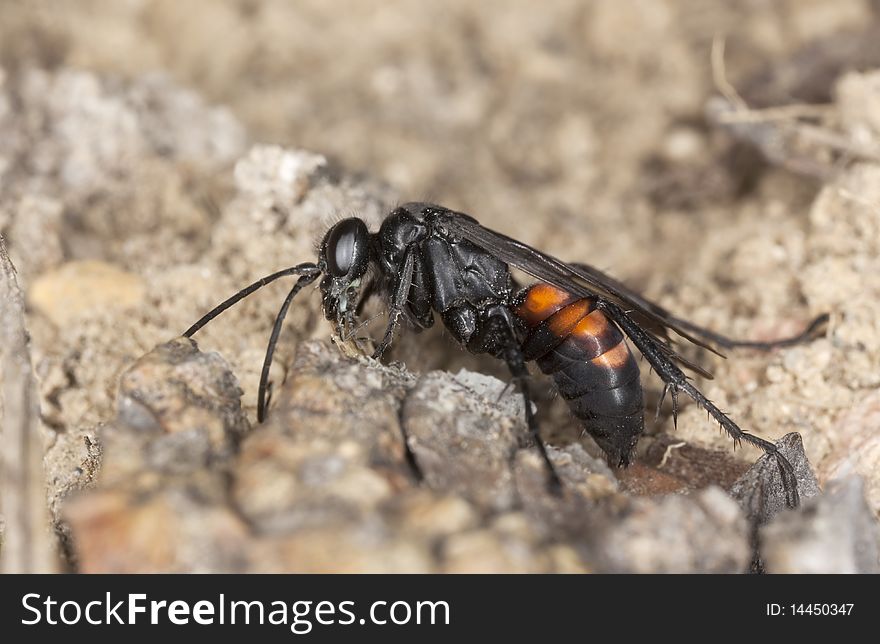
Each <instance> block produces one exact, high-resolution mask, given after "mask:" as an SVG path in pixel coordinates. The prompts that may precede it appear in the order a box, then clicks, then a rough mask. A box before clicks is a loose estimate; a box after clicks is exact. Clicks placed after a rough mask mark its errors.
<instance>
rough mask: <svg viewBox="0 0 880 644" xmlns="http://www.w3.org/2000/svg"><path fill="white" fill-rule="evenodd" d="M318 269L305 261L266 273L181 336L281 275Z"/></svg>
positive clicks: (193, 330)
mask: <svg viewBox="0 0 880 644" xmlns="http://www.w3.org/2000/svg"><path fill="white" fill-rule="evenodd" d="M319 273H320V270H319V269H318V267H317V266H316V265H315V264H313V263H311V262H307V263H305V264H297V265H296V266H291V267H290V268H285V269H283V270H280V271H278V272H277V273H272V274H271V275H266V277H261V278H260V279H258V280H257V281H256V282H254V283H253V284H251V285H249V286H246V287H244V288H243V289H241V290H240V291H239V292H238V293H236V294H235V295H233V296H232V297H230V298H228V299H226V300H224V301H223V302H221V303H220V304H218V305H217V306H215V307H214V308H213V309H211V310H210V311H208V312H207V313H206V314H205V315H203V316H202V317H201V318H200V319H199V321H198V322H196V323H195V324H193V325H192V326H191V327H190V328H188V329H187V330H186V331H184V332H183V337H185V338H191V337H192V336H193V335H195V333H196V332H197V331H198V330H199V329H201V328H202V327H203V326H205V325H206V324H207V323H208V322H210V321H211V320H213V319H214V318H216V317H217V316H218V315H220V314H221V313H223V312H224V311H225V310H226V309H228V308H230V307H232V306H234V305H235V304H237V303H238V302H240V301H241V300H243V299H244V298H246V297H247V296H248V295H250V294H251V293H253V292H254V291H257V290H259V289H261V288H263V287H264V286H266V285H267V284H270V283H272V282H274V281H275V280H277V279H279V278H281V277H287V276H288V275H315V277H317V276H318V274H319Z"/></svg>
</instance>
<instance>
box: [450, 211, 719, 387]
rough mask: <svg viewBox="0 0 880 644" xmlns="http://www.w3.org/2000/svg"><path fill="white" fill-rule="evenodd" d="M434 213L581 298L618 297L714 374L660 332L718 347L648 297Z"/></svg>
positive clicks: (665, 344) (666, 344)
mask: <svg viewBox="0 0 880 644" xmlns="http://www.w3.org/2000/svg"><path fill="white" fill-rule="evenodd" d="M435 215H436V217H437V222H438V223H439V224H440V225H441V226H443V227H444V228H446V229H447V230H448V231H449V232H451V233H453V234H455V235H458V236H460V237H462V238H464V239H467V240H468V241H470V242H472V243H474V244H477V245H478V246H480V247H482V248H485V249H486V250H488V251H490V252H491V253H492V254H493V255H495V256H496V257H498V258H499V259H500V260H502V261H503V262H505V263H507V264H509V265H511V266H515V267H516V268H518V269H520V270H521V271H523V272H525V273H528V274H529V275H531V276H532V277H534V278H536V279H538V280H541V281H543V282H547V283H549V284H552V285H553V286H556V287H557V288H560V289H563V290H565V291H568V292H569V293H572V294H574V295H578V296H580V297H599V298H602V299H605V300H608V301H611V302H614V303H615V304H617V305H618V306H620V307H621V308H622V309H623V310H624V311H626V313H627V314H628V315H630V316H631V317H633V318H634V319H636V320H638V321H639V322H640V323H641V322H643V323H644V326H646V327H648V328H647V329H645V331H646V333H648V334H649V335H651V337H652V339H654V340H655V341H656V343H657V345H658V347H659V348H660V350H661V351H662V352H663V353H664V354H666V355H667V356H668V357H669V358H670V359H672V360H674V361H675V362H677V363H679V364H680V365H681V366H684V367H686V368H687V369H689V370H691V371H694V372H696V373H699V374H700V375H702V376H705V377H707V378H711V377H712V374H710V373H709V372H708V371H706V370H705V369H703V368H702V367H700V366H698V365H695V364H693V363H691V362H689V361H688V360H686V359H685V358H683V357H682V356H680V355H678V354H677V353H675V351H673V349H672V347H671V346H670V340H669V338H668V336H667V337H665V338H661V337H659V336H660V334H663V335H666V331H667V330H671V331H674V332H675V333H676V334H677V335H679V336H681V337H682V338H684V339H686V340H688V341H689V342H691V343H693V344H695V345H697V346H699V347H702V348H704V349H708V350H709V351H712V352H713V353H718V352H717V351H716V350H715V349H714V348H713V347H712V346H711V345H709V344H707V343H705V342H703V341H702V340H700V339H699V338H696V337H694V336H693V335H691V334H690V333H688V331H687V330H686V329H684V328H682V327H681V326H680V325H679V324H678V323H677V321H676V320H675V319H674V318H672V317H671V316H670V315H669V313H668V312H667V311H666V309H664V308H663V307H661V306H659V305H657V304H654V303H652V302H650V301H648V300H646V299H644V298H643V297H642V296H640V295H638V294H637V293H635V292H633V291H632V290H630V289H629V288H627V287H626V286H624V285H623V284H621V283H620V282H618V281H617V280H615V279H613V278H611V277H609V276H607V275H605V274H604V273H602V272H601V271H599V270H598V269H595V268H593V267H591V266H585V265H582V264H569V263H566V262H563V261H562V260H559V259H556V258H555V257H553V256H552V255H548V254H546V253H543V252H541V251H539V250H537V249H536V248H533V247H531V246H529V245H528V244H524V243H523V242H521V241H517V240H516V239H513V238H512V237H508V236H507V235H504V234H502V233H499V232H496V231H494V230H491V229H489V228H486V227H485V226H483V225H481V224H480V223H479V222H477V220H475V219H473V218H472V217H470V216H468V215H465V214H463V213H457V212H454V211H451V210H445V211H436V212H435ZM719 355H721V354H719Z"/></svg>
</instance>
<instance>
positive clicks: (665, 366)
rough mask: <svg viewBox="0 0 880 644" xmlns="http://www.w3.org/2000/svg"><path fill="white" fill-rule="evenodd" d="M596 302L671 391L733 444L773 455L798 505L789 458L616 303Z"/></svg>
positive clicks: (790, 497)
mask: <svg viewBox="0 0 880 644" xmlns="http://www.w3.org/2000/svg"><path fill="white" fill-rule="evenodd" d="M598 306H599V307H600V308H602V309H603V310H605V311H606V312H608V314H609V315H610V316H611V318H612V319H613V320H614V321H615V322H616V323H617V324H619V325H620V327H621V328H622V329H623V330H624V332H625V333H626V334H627V336H629V338H630V339H631V340H632V342H633V344H635V345H636V347H638V349H639V351H641V353H642V355H643V356H645V359H646V360H647V361H648V362H649V363H650V364H651V366H652V367H653V368H654V370H655V371H656V372H657V375H658V376H660V378H662V379H663V382H664V383H666V385H667V386H668V387H670V392H675V391H676V390H678V391H683V392H684V393H686V394H687V395H688V396H690V397H691V398H693V400H694V401H695V402H696V403H697V404H698V405H699V406H700V407H702V408H703V409H705V410H706V411H707V412H708V413H709V414H710V415H711V416H712V417H713V418H714V419H715V420H716V421H717V422H718V424H720V425H721V427H722V428H723V429H724V430H725V431H726V432H727V434H728V436H730V437H731V438H732V439H733V442H734V445H737V444H739V443H741V442H746V443H749V444H750V445H754V446H755V447H758V448H760V449H762V450H763V451H764V452H765V453H767V454H770V455H772V456H773V457H774V458H775V459H776V464H777V466H778V468H779V474H780V476H781V477H782V485H783V487H784V488H785V493H786V502H787V503H788V505H789V507H793V508H794V507H797V506H798V505H799V504H800V498H799V495H798V489H797V478H796V476H795V473H794V468H793V467H792V466H791V463H789V462H788V459H786V458H785V456H783V455H782V453H781V452H780V451H779V449H778V448H777V447H776V445H774V444H773V443H771V442H770V441H767V440H764V439H763V438H760V437H758V436H754V435H752V434H749V433H748V432H745V431H743V430H742V429H740V428H739V426H738V425H737V424H736V423H734V422H733V421H732V420H731V419H730V418H729V417H728V416H727V415H726V414H725V413H724V412H722V411H721V410H720V409H718V407H716V406H715V405H714V404H713V403H712V401H711V400H709V399H708V398H706V397H705V396H704V395H703V394H702V392H700V390H699V389H697V388H696V387H695V386H694V385H693V384H692V383H691V382H690V381H689V380H688V379H687V376H685V374H684V372H683V371H682V370H681V369H679V368H678V366H677V365H676V364H675V363H673V362H672V360H671V359H670V357H669V355H668V354H667V352H665V351H664V350H663V348H662V347H661V346H660V344H659V343H658V342H657V340H656V339H654V338H653V337H651V335H650V334H648V333H647V332H646V331H644V330H643V329H642V328H641V327H640V326H639V325H638V324H636V323H635V321H634V320H633V319H632V318H630V317H629V316H628V315H627V314H626V313H625V312H624V311H623V310H622V309H621V308H620V307H619V306H617V305H616V304H613V303H612V302H608V301H607V300H603V299H600V300H599V302H598Z"/></svg>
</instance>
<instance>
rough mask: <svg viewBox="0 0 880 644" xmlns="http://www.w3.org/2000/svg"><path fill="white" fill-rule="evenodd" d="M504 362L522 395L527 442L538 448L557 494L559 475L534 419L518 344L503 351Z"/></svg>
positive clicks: (560, 486)
mask: <svg viewBox="0 0 880 644" xmlns="http://www.w3.org/2000/svg"><path fill="white" fill-rule="evenodd" d="M504 360H505V361H506V362H507V367H508V369H510V374H511V376H513V382H514V383H515V384H516V385H517V386H518V387H519V392H520V394H521V395H522V399H523V404H524V405H525V408H526V426H527V427H528V430H529V442H530V443H532V444H534V446H536V447H537V448H538V451H539V452H540V453H541V458H542V459H543V460H544V463H545V464H546V465H547V472H548V474H549V475H550V489H551V490H552V491H553V492H554V493H559V492H560V491H561V489H562V481H561V480H560V478H559V474H557V473H556V468H555V467H554V466H553V462H552V461H551V460H550V455H549V454H547V446H546V445H545V444H544V441H543V440H542V439H541V433H540V429H539V427H538V419H537V418H535V412H534V411H533V409H532V396H531V391H530V389H529V378H530V375H529V370H528V368H527V367H526V363H525V359H524V358H523V353H522V351H521V350H520V348H519V344H518V343H516V342H513V343H511V344H510V345H509V346H508V347H507V348H506V349H505V351H504Z"/></svg>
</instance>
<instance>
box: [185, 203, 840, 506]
mask: <svg viewBox="0 0 880 644" xmlns="http://www.w3.org/2000/svg"><path fill="white" fill-rule="evenodd" d="M512 268H516V269H519V270H520V271H522V272H523V273H525V274H527V275H529V276H531V277H533V278H534V279H536V280H537V281H536V282H535V283H533V284H531V285H528V286H520V285H518V283H517V282H516V281H515V279H514V277H513V275H512V273H511V269H512ZM287 276H298V279H297V280H296V282H295V284H294V285H293V287H292V288H291V290H290V292H289V293H288V294H287V297H286V298H285V299H284V302H283V304H282V305H281V309H280V310H279V311H278V314H277V316H276V318H275V322H274V324H273V326H272V332H271V334H270V337H269V343H268V346H267V349H266V357H265V360H264V362H263V368H262V372H261V375H260V386H259V390H258V396H257V418H258V421H259V422H262V421H263V420H264V419H265V417H266V412H267V407H268V397H267V395H268V392H269V391H270V383H269V368H270V366H271V364H272V356H273V354H274V351H275V345H276V343H277V341H278V336H279V333H280V331H281V327H282V324H283V322H284V318H285V316H286V315H287V312H288V310H289V308H290V305H291V303H292V301H293V299H294V297H296V295H297V293H299V292H300V291H301V290H302V289H303V288H304V287H305V286H307V285H309V284H312V283H313V282H315V281H316V280H318V279H319V278H321V281H320V291H321V298H322V308H323V313H324V316H325V317H326V318H327V319H328V320H329V321H331V322H333V323H335V324H336V327H337V331H338V332H339V334H340V335H344V333H345V331H346V330H351V329H353V328H355V327H356V325H357V324H358V316H359V314H360V312H361V310H362V306H363V304H364V302H365V301H366V300H367V299H368V298H370V297H371V296H374V295H379V296H382V297H384V299H385V301H386V303H387V309H388V318H387V326H386V328H385V333H384V336H383V337H382V340H381V342H379V344H378V345H377V346H376V349H375V352H374V353H373V358H375V359H380V358H381V357H382V355H383V354H384V353H385V351H386V350H387V349H388V347H389V346H390V345H391V343H392V340H393V338H394V335H395V331H396V330H397V329H398V327H399V326H400V324H401V322H406V323H407V324H408V325H409V326H411V327H414V328H415V329H416V330H422V329H427V328H429V327H431V326H433V324H434V322H435V317H436V316H439V317H440V319H441V320H442V322H443V324H444V325H445V326H446V328H447V329H448V330H449V332H450V333H451V334H452V336H453V337H454V338H455V339H456V340H457V341H458V342H459V343H461V345H462V346H464V347H465V348H466V349H467V350H468V351H470V352H472V353H475V354H488V355H490V356H493V357H494V358H498V359H500V360H503V361H504V362H505V363H506V364H507V367H508V368H509V371H510V374H511V376H512V379H513V381H514V382H515V383H516V385H517V386H518V388H519V392H520V394H521V396H522V399H523V402H524V406H525V418H526V425H527V428H528V436H527V437H525V441H524V442H525V444H527V445H530V446H531V445H534V446H536V447H537V448H538V449H539V450H540V453H541V455H542V457H543V459H544V462H545V463H546V465H547V467H548V471H549V475H550V479H551V484H552V485H553V486H554V488H556V489H558V488H559V486H560V485H561V483H560V480H559V478H558V476H557V474H556V473H555V470H554V469H553V465H552V463H551V461H550V459H549V457H548V455H547V450H546V446H545V445H544V443H543V442H542V440H541V438H540V434H539V427H538V423H537V420H536V418H535V415H534V412H533V407H532V396H531V391H530V384H529V383H530V379H529V370H528V367H527V363H528V362H532V361H534V362H535V363H537V365H538V367H539V368H540V370H541V371H542V372H543V373H545V374H547V375H549V376H550V377H551V378H552V380H553V383H554V385H555V388H556V390H557V391H558V393H559V394H560V395H561V396H562V398H564V399H565V401H566V402H567V403H568V406H569V408H570V409H571V411H572V412H573V414H574V415H575V416H576V417H577V418H578V419H579V421H580V422H581V423H582V425H583V429H584V430H585V431H586V432H587V433H589V434H590V436H591V437H592V438H593V439H594V440H595V442H596V443H597V444H598V445H599V447H600V448H601V449H602V450H603V452H604V453H605V455H606V456H607V458H608V461H609V462H610V463H611V464H612V465H614V466H626V465H628V464H629V463H630V461H631V460H632V457H633V452H634V449H635V446H636V443H637V441H638V440H639V437H640V436H641V434H642V432H643V431H644V400H643V394H642V384H641V378H640V373H639V364H638V362H637V361H636V359H635V356H634V355H633V351H632V349H631V348H630V346H629V343H630V342H631V343H632V344H633V345H634V346H635V348H636V349H638V351H639V352H640V353H641V355H642V356H643V357H644V359H645V360H646V361H647V362H648V364H650V366H651V367H652V368H653V370H654V371H655V372H656V373H657V375H658V376H659V377H660V378H661V379H662V381H663V383H664V388H663V392H662V395H661V397H660V402H659V404H658V411H659V405H662V403H663V401H664V399H665V398H666V395H667V394H669V395H670V398H671V401H672V416H673V422H674V423H676V422H677V403H678V395H679V393H682V392H683V393H684V394H686V395H688V396H690V397H691V398H692V399H693V400H694V401H695V402H696V404H697V405H699V406H700V407H702V408H703V409H705V410H706V411H707V412H708V413H709V415H710V416H711V417H712V418H714V419H715V420H716V421H717V422H718V423H719V424H720V425H721V427H722V428H723V429H724V430H725V431H726V432H727V434H728V435H729V436H730V437H731V439H733V442H734V445H735V446H736V445H737V444H739V443H741V442H745V443H749V444H751V445H754V446H756V447H758V448H760V449H762V450H763V451H764V452H765V453H767V454H769V455H771V456H772V457H774V458H775V461H776V463H777V465H778V468H779V471H780V474H781V479H782V484H783V486H784V488H785V494H786V499H787V502H788V504H789V505H790V506H792V507H794V506H797V505H798V502H799V500H798V491H797V480H796V478H795V475H794V470H793V468H792V466H791V464H790V463H789V461H788V460H787V459H786V458H785V457H784V456H783V455H782V454H781V453H780V452H779V451H778V450H777V448H776V445H774V444H773V443H772V442H770V441H767V440H765V439H763V438H761V437H759V436H756V435H754V434H750V433H749V432H746V431H744V430H742V429H741V428H740V427H739V426H738V425H737V424H736V423H735V422H734V421H733V420H731V419H730V418H729V417H728V416H727V415H726V414H725V413H724V412H722V411H721V410H720V409H719V408H718V407H716V406H715V405H714V404H713V403H712V402H711V401H710V400H709V399H708V398H706V396H705V395H703V393H702V392H700V390H699V389H698V388H697V387H696V386H695V385H694V384H693V383H692V382H691V381H690V380H689V379H688V377H687V376H686V375H685V373H684V371H683V369H687V370H689V371H692V372H695V373H698V374H700V375H703V376H706V377H709V378H711V374H709V373H708V372H707V371H706V370H704V369H703V368H701V367H700V366H698V365H696V364H694V363H692V362H689V361H687V360H686V359H685V358H684V357H682V356H681V355H679V354H678V353H677V352H676V351H675V350H674V349H673V342H672V338H673V334H675V335H676V336H679V338H681V339H684V340H686V341H688V342H690V343H693V344H696V345H698V346H699V347H702V348H704V349H709V350H711V351H714V352H716V353H718V349H717V348H716V347H719V348H736V347H748V348H755V349H772V348H775V347H782V346H789V345H793V344H797V343H800V342H804V341H806V340H809V339H810V338H812V337H814V336H815V334H816V332H817V331H818V330H819V329H820V328H821V327H822V326H823V325H824V323H825V322H826V321H827V319H828V316H827V315H821V316H819V317H817V318H816V319H814V320H813V321H812V322H811V324H810V325H809V326H808V328H807V329H806V330H805V331H804V332H803V333H801V334H800V335H798V336H795V337H790V338H785V339H781V340H776V341H771V342H751V341H742V340H735V339H731V338H729V337H726V336H723V335H721V334H718V333H715V332H713V331H711V330H709V329H705V328H702V327H699V326H697V325H695V324H693V323H691V322H688V321H686V320H682V319H679V318H677V317H674V316H673V315H672V314H671V313H670V312H669V311H667V310H666V309H664V308H663V307H661V306H660V305H658V304H655V303H653V302H651V301H649V300H647V299H645V298H643V297H642V296H641V295H639V294H638V293H636V292H635V291H633V290H631V289H629V288H628V287H626V286H625V285H623V284H622V283H621V282H619V281H617V280H615V279H614V278H612V277H610V276H609V275H606V274H605V273H603V272H601V271H599V270H598V269H596V268H593V267H592V266H589V265H587V264H579V263H568V262H563V261H561V260H559V259H556V258H555V257H552V256H550V255H548V254H546V253H543V252H541V251H539V250H537V249H535V248H532V247H531V246H529V245H527V244H524V243H522V242H520V241H517V240H515V239H513V238H511V237H508V236H506V235H503V234H501V233H498V232H495V231H493V230H490V229H489V228H486V227H485V226H482V225H481V224H480V223H478V222H477V220H476V219H474V218H473V217H471V216H469V215H467V214H464V213H461V212H455V211H453V210H449V209H447V208H444V207H442V206H438V205H433V204H428V203H408V204H404V205H402V206H399V207H397V208H395V209H394V210H393V211H392V212H390V213H389V214H388V215H387V216H386V218H385V219H384V221H383V222H382V224H381V226H380V228H379V230H378V232H374V233H371V232H370V231H369V230H368V228H367V225H366V223H365V222H364V221H363V220H362V219H360V218H357V217H352V218H348V219H343V220H341V221H339V222H338V223H336V224H335V225H334V226H332V227H331V228H330V229H329V230H328V232H327V233H326V235H325V236H324V239H323V241H322V242H321V245H320V247H319V251H318V259H317V262H307V263H303V264H297V265H296V266H291V267H290V268H285V269H283V270H280V271H278V272H276V273H272V274H271V275H267V276H266V277H263V278H261V279H259V280H258V281H256V282H254V283H253V284H251V285H249V286H247V287H245V288H244V289H242V290H241V291H239V292H238V293H236V294H234V295H233V296H231V297H230V298H228V299H227V300H225V301H224V302H222V303H220V304H219V305H218V306H216V307H215V308H214V309H212V310H211V311H210V312H208V313H207V314H206V315H205V316H204V317H202V318H201V319H200V320H199V321H198V322H196V323H195V324H193V325H192V326H191V327H190V328H189V329H187V330H186V331H185V332H184V334H183V335H184V336H185V337H188V338H189V337H192V336H193V335H194V334H195V333H196V332H197V331H198V330H199V329H201V328H202V327H204V326H205V325H206V324H207V323H208V322H210V321H211V320H213V319H214V318H215V317H217V316H218V315H220V314H221V313H222V312H224V311H225V310H227V309H228V308H230V307H231V306H233V305H234V304H236V303H237V302H239V301H241V300H242V299H244V298H245V297H247V296H249V295H251V294H252V293H254V292H255V291H257V290H258V289H260V288H262V287H263V286H265V285H267V284H269V283H271V282H274V281H275V280H277V279H280V278H282V277H287ZM322 276H323V277H322ZM719 355H720V354H719Z"/></svg>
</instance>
